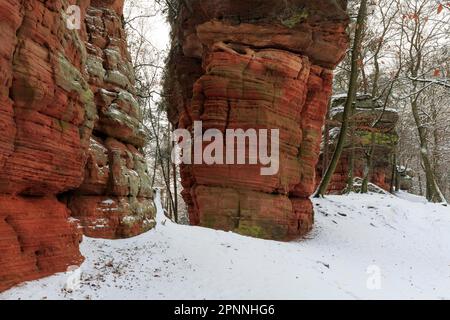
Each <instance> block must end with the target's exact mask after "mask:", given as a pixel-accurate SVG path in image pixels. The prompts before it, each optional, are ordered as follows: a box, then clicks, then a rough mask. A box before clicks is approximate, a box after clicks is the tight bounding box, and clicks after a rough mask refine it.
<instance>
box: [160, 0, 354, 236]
mask: <svg viewBox="0 0 450 320" xmlns="http://www.w3.org/2000/svg"><path fill="white" fill-rule="evenodd" d="M345 2H346V1H331V0H320V1H302V0H289V1H275V0H265V1H258V2H257V3H255V2H253V1H238V0H221V1H212V0H195V1H188V2H186V5H187V6H185V5H181V7H180V9H179V12H178V13H177V18H176V19H175V20H174V21H173V22H172V27H173V31H174V33H173V34H174V39H173V47H172V52H171V56H170V61H169V64H168V66H169V69H170V70H169V76H168V77H167V79H166V89H167V92H168V94H169V96H170V98H169V101H168V102H169V117H170V119H171V121H172V123H173V124H175V125H176V126H177V127H179V128H187V129H192V125H193V122H194V121H197V120H201V121H203V129H204V130H206V129H209V128H216V129H219V130H221V131H222V132H224V130H225V129H239V128H242V129H244V130H246V129H249V128H254V129H280V140H281V141H280V142H281V143H280V170H279V172H278V174H276V175H273V176H262V175H261V174H260V166H256V165H231V166H227V165H213V166H208V165H182V167H181V174H182V183H183V187H184V191H183V197H184V199H185V201H186V203H187V204H188V207H189V215H190V221H191V223H192V224H195V225H202V226H207V227H212V228H217V229H222V230H233V231H235V232H238V233H241V234H245V235H251V236H256V237H262V238H268V239H281V240H287V239H292V238H295V237H298V236H299V235H303V234H305V233H306V232H307V231H309V230H310V229H311V227H312V223H313V210H312V205H311V202H310V200H309V196H310V195H311V194H312V192H313V190H314V187H315V167H316V164H317V161H318V157H319V152H320V141H321V131H322V126H323V123H324V117H325V113H326V110H327V103H328V100H329V97H330V95H331V86H332V68H333V67H334V66H335V65H336V64H337V63H338V62H339V61H340V60H341V58H342V57H343V55H344V54H345V50H346V47H347V36H346V33H345V28H346V26H347V15H346V13H345V7H346V4H345Z"/></svg>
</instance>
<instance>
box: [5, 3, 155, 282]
mask: <svg viewBox="0 0 450 320" xmlns="http://www.w3.org/2000/svg"><path fill="white" fill-rule="evenodd" d="M74 4H76V5H78V6H80V9H81V10H80V12H81V19H82V21H83V22H85V23H82V24H81V29H79V30H72V29H69V28H68V26H67V23H66V22H67V21H66V19H67V14H66V10H67V8H68V6H69V5H74ZM122 8H123V0H92V1H91V0H83V1H74V0H63V1H54V0H52V1H38V0H26V1H15V0H6V1H1V2H0V37H1V39H2V45H1V46H0V79H1V80H0V128H1V131H2V134H1V136H0V208H1V212H0V291H2V290H5V289H7V288H9V287H11V286H13V285H15V284H17V283H19V282H21V281H25V280H32V279H36V278H39V277H42V276H46V275H50V274H52V273H55V272H61V271H66V269H67V268H68V267H69V266H71V265H77V264H80V263H81V262H82V260H83V258H82V256H81V255H80V252H79V249H78V245H79V241H81V233H80V231H85V233H86V234H87V233H89V235H90V236H94V237H95V236H105V237H110V238H118V237H129V236H133V235H136V234H139V233H141V232H143V231H146V230H149V229H150V228H152V227H153V225H154V215H155V209H154V205H153V202H152V196H153V195H152V191H151V187H150V178H149V177H148V170H147V166H146V163H145V159H144V157H143V155H142V153H141V152H140V149H141V148H142V147H143V145H144V143H145V140H146V137H145V134H144V131H143V129H142V127H141V125H140V115H139V106H138V105H137V102H136V100H135V99H134V94H135V93H134V87H133V86H134V74H133V68H132V66H131V63H130V58H129V54H128V51H127V44H126V37H125V32H124V30H123V27H122V21H121V14H122ZM108 76H109V78H108ZM105 92H107V93H108V95H109V98H110V100H108V99H102V93H105ZM108 110H109V112H108ZM111 110H115V111H117V113H120V117H119V118H116V117H115V114H112V113H111ZM123 119H126V121H123ZM119 140H120V141H119ZM113 154H114V156H113ZM113 178H117V180H114V179H113ZM114 181H119V182H120V183H118V184H115V183H114ZM108 199H111V201H113V204H111V205H108V206H106V207H105V205H104V203H103V201H105V200H108ZM80 207H83V211H82V212H79V211H77V209H78V208H80ZM104 209H108V210H104ZM89 214H92V216H89ZM70 215H72V216H74V217H76V218H79V220H76V219H74V218H73V217H70ZM93 217H95V218H98V219H100V220H102V221H104V222H105V224H104V225H105V226H106V227H105V228H103V229H102V230H101V231H98V232H96V229H92V228H91V227H92V225H91V224H90V221H92V220H93V219H92V218H93ZM80 222H81V224H82V225H81V229H80V228H78V227H79V226H78V225H77V224H79V223H80ZM88 230H89V231H88Z"/></svg>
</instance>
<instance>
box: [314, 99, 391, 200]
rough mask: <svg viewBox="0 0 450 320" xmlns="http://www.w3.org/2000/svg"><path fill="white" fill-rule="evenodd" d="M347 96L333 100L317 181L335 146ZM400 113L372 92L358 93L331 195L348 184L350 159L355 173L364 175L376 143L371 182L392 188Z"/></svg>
mask: <svg viewBox="0 0 450 320" xmlns="http://www.w3.org/2000/svg"><path fill="white" fill-rule="evenodd" d="M346 99H347V97H346V95H340V96H335V97H333V99H332V103H331V108H330V111H329V112H330V114H329V120H328V121H327V127H326V128H327V130H328V138H324V143H323V145H322V152H321V156H320V161H319V165H318V166H317V176H318V180H317V183H319V182H320V178H321V177H322V173H323V170H324V168H325V169H326V166H327V164H325V162H327V163H328V161H329V160H330V159H331V156H332V154H333V152H334V149H335V147H336V143H337V140H338V137H339V130H340V127H341V124H342V115H343V112H344V104H345V101H346ZM398 119H399V116H398V113H397V112H396V111H395V110H393V109H389V108H384V107H383V106H382V105H381V103H379V102H377V101H374V100H373V99H372V97H371V96H370V95H364V94H359V95H357V97H356V101H355V105H354V114H353V116H352V117H351V120H350V122H351V127H352V128H353V129H351V130H349V132H348V135H347V138H346V142H345V146H344V150H343V152H342V156H341V158H340V160H339V163H338V166H337V168H336V171H335V172H334V175H333V176H332V178H331V182H330V185H329V188H328V192H329V193H332V194H340V193H342V192H343V191H344V190H345V189H346V187H347V182H348V177H349V172H350V166H351V164H350V162H351V158H352V157H353V176H354V177H357V178H362V177H364V172H365V170H366V167H367V163H368V157H369V155H370V150H371V148H372V145H373V156H372V171H371V175H370V177H369V181H370V182H371V183H373V184H375V185H377V186H378V187H380V188H382V189H384V190H386V191H389V190H390V186H391V180H392V163H393V160H392V156H393V154H394V152H395V147H396V145H397V142H398V135H397V132H396V130H395V127H396V125H397V122H398Z"/></svg>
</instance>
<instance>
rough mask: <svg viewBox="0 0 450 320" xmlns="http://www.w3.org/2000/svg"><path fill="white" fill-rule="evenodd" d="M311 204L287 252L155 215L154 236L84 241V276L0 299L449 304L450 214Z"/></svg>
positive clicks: (403, 204)
mask: <svg viewBox="0 0 450 320" xmlns="http://www.w3.org/2000/svg"><path fill="white" fill-rule="evenodd" d="M314 202H315V209H316V224H315V228H314V231H313V232H312V233H311V234H310V235H309V236H308V238H307V239H303V240H299V241H296V242H290V243H280V242H274V241H265V240H258V239H252V238H248V237H242V236H239V235H236V234H233V233H226V232H221V231H214V230H209V229H204V228H199V227H189V226H181V225H176V224H173V223H171V222H169V221H166V222H165V223H162V222H161V220H164V218H163V216H162V210H161V208H160V207H159V212H158V219H159V220H160V222H159V224H158V226H157V228H156V229H155V230H152V231H150V232H148V233H146V234H143V235H141V236H138V237H135V238H132V239H127V240H115V241H109V240H98V239H90V238H85V239H84V241H83V243H82V246H81V249H82V252H83V254H84V255H85V256H86V261H85V263H84V264H83V265H82V268H81V272H80V270H78V271H72V272H70V273H64V274H58V275H55V276H52V277H48V278H46V279H41V280H38V281H33V282H29V283H26V284H22V285H20V286H18V287H15V288H13V289H11V290H9V291H6V292H4V293H2V294H0V299H317V298H319V299H338V298H339V299H341V298H342V299H381V298H384V299H393V298H403V299H430V298H437V299H450V209H449V208H448V207H444V206H441V205H435V204H428V203H426V201H423V199H422V198H419V197H415V196H411V195H408V194H405V193H402V194H400V195H399V196H398V197H394V196H391V195H379V194H371V195H357V194H352V195H349V196H330V197H327V198H326V199H320V200H314ZM77 275H78V276H80V277H81V282H80V284H79V285H78V286H77ZM72 289H73V290H72Z"/></svg>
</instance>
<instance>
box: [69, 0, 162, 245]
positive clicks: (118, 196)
mask: <svg viewBox="0 0 450 320" xmlns="http://www.w3.org/2000/svg"><path fill="white" fill-rule="evenodd" d="M121 7H122V6H121V5H120V1H93V3H92V5H91V6H90V7H89V8H88V9H87V11H86V19H85V22H86V32H87V38H88V43H87V44H86V53H87V55H86V69H87V73H88V83H89V85H90V87H91V90H92V92H93V94H94V100H95V104H96V107H97V108H96V110H97V114H98V121H96V122H95V126H94V131H93V134H92V135H91V137H90V140H89V147H88V150H87V164H86V166H85V171H84V181H83V183H82V184H81V186H80V187H79V188H78V189H76V190H74V191H71V192H69V193H68V194H66V195H65V197H64V199H65V200H66V201H67V205H68V207H69V209H70V210H71V211H72V216H73V217H76V218H77V219H79V220H80V222H81V226H82V227H83V232H84V234H86V235H88V236H90V237H101V238H109V239H116V238H124V237H131V236H135V235H138V234H140V233H142V232H145V231H148V230H149V229H151V228H152V227H153V226H154V225H155V220H154V217H155V207H154V205H153V201H152V197H153V192H152V190H151V179H150V177H149V174H148V169H147V165H146V161H145V158H144V156H143V154H142V153H141V152H140V150H141V149H142V147H144V145H145V143H146V140H147V136H146V133H145V131H144V129H143V126H142V124H141V122H142V119H141V115H140V109H139V105H138V103H137V101H136V98H135V87H134V82H135V80H134V70H133V66H132V65H131V62H130V61H131V58H130V55H129V53H128V49H127V42H126V36H125V32H124V29H123V27H122V20H121V13H122V11H121Z"/></svg>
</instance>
